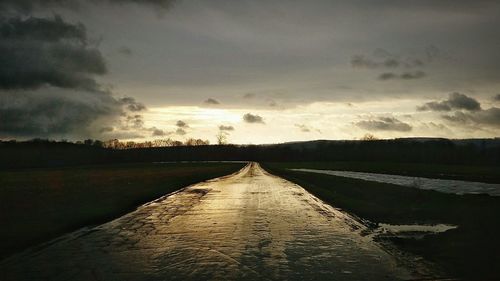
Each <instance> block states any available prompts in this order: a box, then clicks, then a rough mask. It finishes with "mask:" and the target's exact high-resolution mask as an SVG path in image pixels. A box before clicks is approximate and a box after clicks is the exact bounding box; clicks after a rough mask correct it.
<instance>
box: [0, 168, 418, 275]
mask: <svg viewBox="0 0 500 281" xmlns="http://www.w3.org/2000/svg"><path fill="white" fill-rule="evenodd" d="M363 230H366V227H365V226H364V225H362V224H360V223H359V222H358V221H356V220H355V219H353V218H352V217H351V216H349V215H347V214H346V213H344V212H341V211H339V210H337V209H335V208H333V207H331V206H330V205H328V204H325V203H323V202H322V201H321V200H319V199H317V198H316V197H314V196H313V195H311V194H310V193H308V192H307V191H306V190H304V189H303V188H302V187H300V186H298V185H295V184H293V183H291V182H289V181H286V180H284V179H282V178H279V177H276V176H273V175H270V174H269V173H267V172H266V171H264V170H263V169H262V168H261V167H260V166H259V165H258V164H257V163H250V164H248V165H247V166H246V167H244V168H243V169H242V170H240V171H239V172H237V173H235V174H232V175H229V176H226V177H222V178H218V179H214V180H210V181H206V182H202V183H199V184H196V185H192V186H189V187H187V188H184V189H182V190H180V191H179V192H176V193H173V194H170V195H167V196H164V197H162V198H160V199H158V200H155V201H153V202H150V203H148V204H146V205H143V206H141V207H140V208H138V209H137V210H136V211H134V212H132V213H129V214H127V215H125V216H123V217H120V218H118V219H116V220H114V221H111V222H109V223H106V224H103V225H101V226H98V227H94V228H88V229H81V230H79V231H76V232H73V233H70V234H68V235H64V236H62V237H60V238H59V239H56V240H54V241H51V242H50V243H47V244H46V245H44V246H43V247H39V248H37V249H31V250H28V251H25V252H23V253H20V254H18V255H15V256H12V257H11V258H8V259H6V260H4V261H2V262H1V263H0V275H1V278H0V279H2V280H4V281H7V280H86V281H87V280H400V279H407V278H411V276H410V274H409V273H408V272H407V271H406V270H405V269H403V268H402V267H400V266H398V264H397V262H396V260H395V258H393V257H392V256H391V255H389V254H388V253H386V252H385V251H384V250H383V249H382V248H381V247H380V246H379V245H377V244H376V243H375V242H373V241H372V240H371V239H369V238H368V237H366V236H363V235H361V233H362V231H363Z"/></svg>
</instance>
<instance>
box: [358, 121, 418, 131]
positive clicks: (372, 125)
mask: <svg viewBox="0 0 500 281" xmlns="http://www.w3.org/2000/svg"><path fill="white" fill-rule="evenodd" d="M355 125H356V126H358V127H360V128H363V129H365V130H369V131H399V132H409V131H411V130H412V126H410V125H409V124H407V123H404V122H401V121H399V120H398V119H396V118H393V117H380V118H378V119H377V120H363V121H359V122H357V123H355Z"/></svg>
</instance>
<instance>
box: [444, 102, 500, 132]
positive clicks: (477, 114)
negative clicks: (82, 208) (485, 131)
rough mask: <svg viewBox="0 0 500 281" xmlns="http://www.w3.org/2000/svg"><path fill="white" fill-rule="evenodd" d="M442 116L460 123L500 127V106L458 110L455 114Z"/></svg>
mask: <svg viewBox="0 0 500 281" xmlns="http://www.w3.org/2000/svg"><path fill="white" fill-rule="evenodd" d="M442 117H443V118H444V119H446V120H448V121H450V122H453V123H455V124H458V125H488V126H492V127H496V128H500V108H497V107H491V108H489V109H485V110H479V111H473V112H462V111H457V112H455V113H454V114H453V115H443V116H442Z"/></svg>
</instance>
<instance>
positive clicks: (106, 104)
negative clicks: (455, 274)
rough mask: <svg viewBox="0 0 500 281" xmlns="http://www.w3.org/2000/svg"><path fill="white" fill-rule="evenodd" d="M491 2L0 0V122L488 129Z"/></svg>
mask: <svg viewBox="0 0 500 281" xmlns="http://www.w3.org/2000/svg"><path fill="white" fill-rule="evenodd" d="M498 26H500V2H498V1H486V0H476V1H469V0H467V1H466V0H453V1H452V0H433V1H431V0H429V1H426V0H422V1H390V0H381V1H371V0H365V1H357V0H354V1H326V0H325V1H315V0H313V1H291V0H290V1H273V0H267V1H255V0H254V1H245V0H239V1H229V0H227V1H218V0H211V1H196V0H177V1H172V0H145V1H139V0H87V1H79V0H1V1H0V138H1V139H12V138H16V139H29V138H33V137H44V138H52V139H63V138H64V139H71V140H76V139H82V138H89V137H90V138H97V139H102V140H107V139H113V138H119V139H122V140H137V141H141V140H146V139H155V138H167V137H170V138H172V139H178V140H183V139H186V138H190V137H194V138H203V139H209V140H210V141H211V142H214V141H215V135H216V134H217V133H218V132H219V131H223V132H225V133H226V134H228V139H229V141H230V142H232V143H243V144H246V143H276V142H285V141H297V140H311V139H359V138H360V137H362V136H363V135H365V134H366V133H370V134H373V135H375V136H376V137H379V138H394V137H413V136H426V137H448V138H473V137H474V138H478V137H498V136H499V133H500V52H499V50H500V36H498Z"/></svg>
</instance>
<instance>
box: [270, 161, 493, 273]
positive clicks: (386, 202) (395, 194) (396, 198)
mask: <svg viewBox="0 0 500 281" xmlns="http://www.w3.org/2000/svg"><path fill="white" fill-rule="evenodd" d="M342 165H343V166H342ZM398 165H399V164H398ZM320 166H321V167H324V165H321V164H317V165H314V163H307V165H300V163H291V164H288V163H279V164H276V163H267V164H264V165H263V167H264V168H265V169H266V170H268V171H269V172H271V173H273V174H275V175H278V176H281V177H284V178H286V179H288V180H290V181H292V182H294V183H297V184H299V185H301V186H302V187H304V188H305V189H307V190H308V191H309V192H311V193H313V194H315V195H316V196H318V197H319V198H321V199H322V200H324V201H326V202H328V203H330V204H332V205H333V206H335V207H339V208H342V209H344V210H345V211H347V212H349V213H352V214H354V215H356V216H358V217H360V218H363V219H368V220H370V221H372V222H375V223H390V224H418V223H425V224H438V223H448V224H455V225H458V226H459V227H458V228H457V229H454V230H449V231H447V232H445V233H441V234H436V235H429V236H426V237H424V238H423V239H402V238H392V239H391V241H392V242H393V243H394V244H396V245H397V246H398V247H399V248H400V249H402V250H404V251H410V252H413V253H415V254H418V255H421V256H423V257H425V258H426V259H428V260H430V261H432V262H434V263H436V264H437V265H438V266H440V267H441V268H443V269H444V270H445V271H446V272H448V273H449V274H450V275H451V276H455V277H459V278H464V279H468V280H495V279H496V278H498V276H499V274H500V269H499V268H498V265H499V264H500V255H498V253H500V240H499V239H498V234H499V231H500V220H498V214H500V198H499V197H491V196H487V195H462V196H460V195H454V194H445V193H440V192H437V191H429V190H420V189H416V188H408V187H401V186H396V185H392V184H385V183H376V182H369V181H362V180H357V179H350V178H344V177H336V176H330V175H322V174H315V173H314V174H313V173H306V172H296V171H290V170H287V169H285V168H299V167H300V168H306V167H307V168H312V167H314V168H317V167H320ZM331 166H332V167H341V166H342V167H354V166H355V163H344V164H338V163H333V164H331ZM368 166H369V164H364V165H361V167H362V168H363V169H366V167H368ZM388 166H390V165H387V166H386V167H388ZM408 166H409V167H418V165H413V166H412V165H408ZM441 168H442V170H448V171H454V173H457V171H459V170H460V169H456V168H455V167H444V166H443V167H441ZM377 169H379V168H373V169H372V170H370V171H374V170H377ZM353 170H359V169H355V168H354V169H353ZM476 170H477V169H476ZM487 170H488V169H486V168H484V169H483V171H487ZM414 172H416V170H414ZM467 174H469V172H468V171H467ZM463 176H467V175H463ZM488 176H491V178H494V177H495V175H488Z"/></svg>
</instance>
